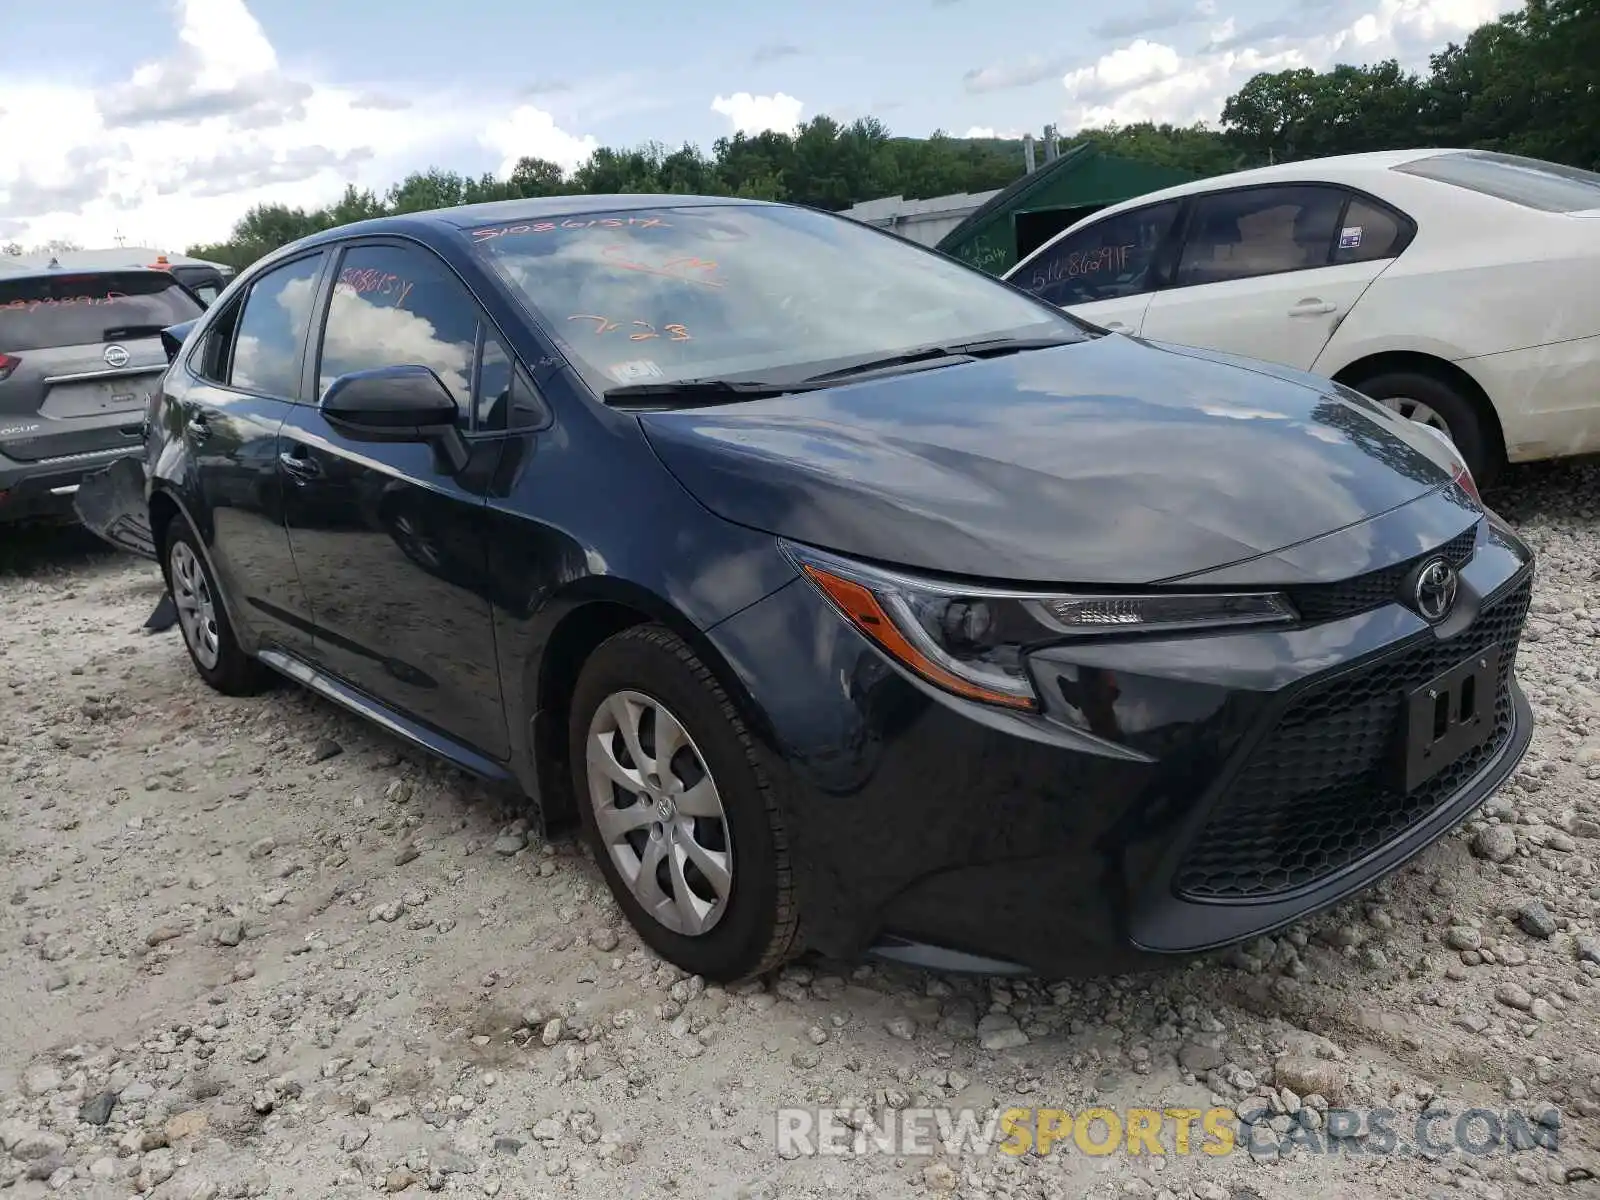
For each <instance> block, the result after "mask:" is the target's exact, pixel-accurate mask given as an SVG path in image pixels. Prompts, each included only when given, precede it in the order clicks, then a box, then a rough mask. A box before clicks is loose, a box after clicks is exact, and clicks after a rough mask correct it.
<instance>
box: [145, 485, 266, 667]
mask: <svg viewBox="0 0 1600 1200" xmlns="http://www.w3.org/2000/svg"><path fill="white" fill-rule="evenodd" d="M149 508H150V541H151V544H152V545H154V546H155V549H156V561H157V563H158V564H160V567H161V581H162V582H163V583H165V584H166V585H167V590H168V591H169V592H170V591H171V590H172V579H171V577H170V576H169V575H168V572H167V554H166V543H167V530H168V529H170V528H171V527H172V522H173V521H182V522H184V523H185V524H186V525H188V527H189V529H190V530H191V531H192V532H193V533H194V535H195V539H194V540H195V544H196V545H197V546H198V547H199V548H200V557H201V558H202V559H204V560H205V565H206V570H207V571H208V572H209V573H210V575H211V578H212V579H214V580H216V593H217V597H218V598H219V599H220V600H221V601H222V608H223V611H224V612H226V613H227V614H228V622H229V624H231V625H232V626H233V630H234V636H235V637H237V638H239V640H240V642H241V644H243V645H246V646H248V647H250V649H249V650H247V653H253V652H254V643H253V642H249V641H247V640H246V639H247V638H248V637H249V636H250V635H249V634H248V633H247V632H246V631H247V630H248V629H249V626H248V625H246V624H243V623H242V622H241V621H240V614H239V611H238V606H237V605H236V604H235V603H234V600H233V597H232V596H231V595H229V594H228V589H227V587H226V586H225V585H224V584H223V577H222V575H221V574H220V573H219V572H218V571H217V564H216V563H215V562H214V561H213V559H212V556H211V539H210V538H208V537H207V536H206V534H205V533H204V531H202V530H201V528H200V525H199V523H198V522H197V521H196V520H195V519H194V513H193V512H192V511H191V510H190V508H189V506H188V505H187V504H185V503H184V501H183V498H182V497H181V496H180V495H178V493H177V491H176V490H175V489H173V488H171V487H167V486H165V485H163V484H161V483H157V484H156V485H155V486H154V488H152V490H151V492H150V501H149Z"/></svg>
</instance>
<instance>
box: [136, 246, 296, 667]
mask: <svg viewBox="0 0 1600 1200" xmlns="http://www.w3.org/2000/svg"><path fill="white" fill-rule="evenodd" d="M327 257H328V255H327V253H326V252H324V251H320V250H319V251H313V252H312V253H310V254H306V255H302V256H301V257H299V258H295V259H291V260H289V261H288V262H285V263H282V264H279V265H277V266H274V267H273V268H272V269H271V270H269V271H267V272H265V273H263V274H262V275H261V276H260V277H259V278H257V279H256V280H255V281H254V282H253V283H252V284H251V285H250V286H249V287H248V288H247V289H246V290H245V291H244V292H243V293H241V294H239V295H237V296H235V297H234V298H233V299H232V300H231V301H230V302H229V303H228V306H227V308H226V309H224V310H223V311H221V312H219V313H218V314H217V315H216V317H215V318H214V319H213V320H212V321H211V322H210V323H209V324H208V325H207V327H206V331H205V333H204V334H203V335H202V338H201V340H200V342H199V344H198V345H196V346H195V347H194V349H193V351H192V352H191V353H190V354H189V355H188V357H187V358H186V359H180V361H182V362H185V363H186V369H185V373H184V378H183V380H182V381H181V384H178V381H175V380H174V379H173V378H172V377H171V376H169V377H168V380H167V386H168V388H169V389H170V388H172V387H174V386H175V385H176V386H178V387H179V391H178V394H176V395H172V394H171V393H170V392H169V395H170V397H171V401H170V402H169V403H167V404H165V405H163V406H162V407H163V411H164V412H166V413H169V414H171V416H172V418H173V419H174V420H176V421H181V422H182V423H183V428H182V429H181V430H177V431H173V430H169V431H168V433H169V436H171V435H177V436H181V438H182V440H183V444H184V448H185V453H186V455H187V458H188V462H189V467H190V469H189V475H190V477H189V479H188V480H187V481H186V486H187V491H188V494H187V497H186V498H187V499H188V500H189V501H190V507H191V511H192V512H193V514H194V517H195V520H196V522H197V523H198V524H199V526H200V535H201V537H202V538H204V539H205V541H206V545H207V549H208V551H209V553H210V556H211V562H212V566H213V567H214V568H215V570H216V572H217V574H218V576H219V577H220V581H221V583H222V586H223V588H224V590H225V591H226V593H227V595H228V597H229V598H230V599H231V600H233V601H234V602H235V603H234V605H233V609H234V611H235V615H236V616H237V617H238V618H239V620H240V621H242V622H243V623H244V624H245V625H246V629H245V630H244V631H243V634H244V637H245V638H246V644H251V643H253V642H256V641H260V642H264V643H270V644H277V645H280V646H282V647H284V648H286V649H288V650H290V651H292V652H294V653H296V654H298V655H300V656H301V657H308V656H309V655H310V654H311V652H312V645H313V639H312V635H311V627H312V614H311V608H310V604H309V603H308V601H307V598H306V593H305V591H304V589H303V588H302V587H301V585H300V579H299V576H298V573H297V571H296V569H295V563H294V558H293V556H292V555H291V553H290V550H289V534H288V531H287V530H286V529H285V527H284V522H283V485H282V481H281V479H280V477H279V473H278V454H279V445H278V430H279V428H280V427H281V426H282V425H283V423H284V418H285V417H286V416H287V415H288V414H289V412H290V410H291V409H292V408H293V407H294V405H295V403H296V402H297V401H298V400H299V399H300V388H301V364H302V362H303V361H304V355H305V353H306V344H307V341H308V338H309V333H310V328H311V311H312V308H313V307H314V306H315V301H316V295H317V287H318V283H319V280H320V278H321V275H322V268H323V264H324V263H325V261H326V260H327Z"/></svg>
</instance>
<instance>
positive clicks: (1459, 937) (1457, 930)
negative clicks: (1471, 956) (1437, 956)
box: [1444, 925, 1483, 950]
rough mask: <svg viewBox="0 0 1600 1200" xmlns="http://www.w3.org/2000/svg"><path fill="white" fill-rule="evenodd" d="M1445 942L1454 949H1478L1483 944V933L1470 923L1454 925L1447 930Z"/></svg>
mask: <svg viewBox="0 0 1600 1200" xmlns="http://www.w3.org/2000/svg"><path fill="white" fill-rule="evenodd" d="M1444 944H1445V945H1446V946H1449V947H1450V949H1452V950H1476V949H1477V948H1478V947H1479V946H1482V945H1483V935H1482V934H1481V933H1479V932H1478V931H1477V930H1476V929H1473V928H1472V927H1470V926H1468V925H1452V926H1450V928H1449V929H1447V930H1445V935H1444Z"/></svg>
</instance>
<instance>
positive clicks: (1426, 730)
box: [1400, 646, 1500, 793]
mask: <svg viewBox="0 0 1600 1200" xmlns="http://www.w3.org/2000/svg"><path fill="white" fill-rule="evenodd" d="M1499 682H1500V647H1499V646H1490V647H1489V648H1488V649H1486V650H1483V651H1480V652H1479V653H1477V654H1474V655H1472V656H1471V657H1470V658H1467V659H1464V660H1462V661H1461V662H1459V663H1457V664H1456V665H1455V666H1453V667H1451V668H1450V669H1449V670H1448V671H1444V672H1442V673H1441V674H1439V675H1437V676H1435V677H1434V678H1433V679H1430V680H1429V681H1428V682H1427V683H1425V684H1423V685H1422V686H1421V687H1419V688H1415V689H1413V690H1412V691H1411V692H1409V693H1408V694H1407V695H1406V700H1405V709H1404V713H1405V720H1404V729H1403V731H1402V739H1403V740H1402V742H1401V761H1400V768H1401V770H1400V774H1401V780H1400V782H1401V786H1402V787H1403V788H1404V789H1405V791H1406V792H1408V793H1409V792H1414V791H1416V790H1417V789H1418V788H1419V787H1421V786H1422V785H1423V784H1425V783H1427V782H1428V780H1430V779H1432V778H1433V777H1434V776H1435V775H1437V774H1438V773H1439V772H1440V771H1443V770H1444V769H1445V768H1446V767H1448V766H1450V764H1451V763H1454V762H1456V761H1458V760H1459V759H1460V758H1461V757H1462V756H1463V755H1465V754H1467V753H1469V752H1470V751H1472V750H1474V749H1476V748H1477V747H1478V746H1481V745H1482V744H1483V743H1484V742H1486V741H1488V740H1489V738H1490V736H1491V735H1492V734H1493V733H1494V709H1495V698H1496V692H1497V691H1498V690H1499Z"/></svg>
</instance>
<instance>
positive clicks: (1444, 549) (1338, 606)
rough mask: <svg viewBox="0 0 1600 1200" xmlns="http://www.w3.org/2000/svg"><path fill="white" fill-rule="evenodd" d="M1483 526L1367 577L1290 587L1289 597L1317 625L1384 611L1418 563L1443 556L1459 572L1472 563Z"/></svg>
mask: <svg viewBox="0 0 1600 1200" xmlns="http://www.w3.org/2000/svg"><path fill="white" fill-rule="evenodd" d="M1481 524H1482V521H1478V522H1475V523H1474V524H1473V526H1472V528H1471V529H1468V530H1467V531H1466V532H1465V533H1460V534H1457V535H1456V536H1455V537H1453V538H1451V539H1450V540H1449V541H1448V542H1446V543H1445V544H1444V545H1442V546H1440V547H1438V548H1437V549H1435V550H1430V551H1428V552H1427V553H1426V554H1419V555H1417V556H1416V557H1415V558H1409V559H1407V560H1406V561H1405V562H1403V563H1397V564H1395V565H1394V566H1392V567H1382V568H1380V569H1378V570H1376V571H1368V572H1367V573H1366V574H1365V575H1357V576H1355V577H1354V578H1352V579H1345V580H1342V581H1340V582H1339V583H1326V584H1313V585H1311V586H1307V587H1297V588H1290V589H1289V598H1290V599H1291V600H1293V601H1294V606H1295V608H1296V609H1297V610H1298V611H1299V613H1300V616H1301V619H1302V620H1305V621H1307V622H1309V623H1311V624H1313V625H1314V624H1316V623H1318V622H1319V621H1337V620H1340V619H1342V618H1344V617H1353V616H1355V615H1356V614H1357V613H1363V612H1368V611H1370V610H1371V609H1374V608H1381V607H1382V606H1383V605H1385V604H1390V603H1393V602H1394V601H1395V600H1397V599H1399V596H1400V584H1401V583H1402V582H1403V581H1404V579H1405V577H1406V576H1407V575H1408V574H1410V573H1411V571H1412V569H1413V568H1414V567H1416V566H1417V564H1418V563H1421V562H1425V561H1426V560H1427V559H1430V558H1433V557H1434V556H1435V555H1443V556H1444V557H1445V558H1446V559H1448V560H1449V561H1450V564H1451V565H1452V566H1454V567H1456V568H1458V569H1459V568H1461V567H1464V566H1465V565H1466V564H1467V563H1468V562H1470V561H1471V560H1472V551H1473V548H1474V546H1475V545H1476V543H1477V540H1478V526H1479V525H1481Z"/></svg>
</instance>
